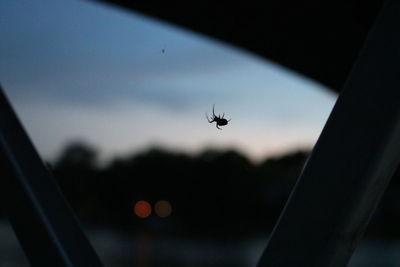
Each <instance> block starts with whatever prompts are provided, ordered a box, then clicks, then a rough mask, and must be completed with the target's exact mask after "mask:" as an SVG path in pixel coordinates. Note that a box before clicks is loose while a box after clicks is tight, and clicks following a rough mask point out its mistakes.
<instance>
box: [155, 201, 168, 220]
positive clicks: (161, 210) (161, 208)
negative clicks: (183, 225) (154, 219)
mask: <svg viewBox="0 0 400 267" xmlns="http://www.w3.org/2000/svg"><path fill="white" fill-rule="evenodd" d="M154 211H155V213H156V214H157V215H158V216H160V217H161V218H165V217H168V216H169V215H171V213H172V206H171V203H169V201H167V200H159V201H157V203H156V204H155V205H154Z"/></svg>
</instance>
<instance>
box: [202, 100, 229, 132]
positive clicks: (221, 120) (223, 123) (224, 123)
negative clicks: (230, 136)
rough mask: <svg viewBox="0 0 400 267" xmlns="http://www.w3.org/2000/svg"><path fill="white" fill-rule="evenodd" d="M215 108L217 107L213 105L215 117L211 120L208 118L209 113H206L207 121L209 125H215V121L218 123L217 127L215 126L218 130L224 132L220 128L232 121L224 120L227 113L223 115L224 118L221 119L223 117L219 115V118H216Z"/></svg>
mask: <svg viewBox="0 0 400 267" xmlns="http://www.w3.org/2000/svg"><path fill="white" fill-rule="evenodd" d="M214 106H215V105H213V116H212V117H211V118H210V119H209V118H208V114H207V112H206V118H207V121H208V122H209V123H213V122H214V121H215V122H216V125H215V126H216V127H217V129H219V130H222V129H221V128H219V127H218V126H224V125H227V124H228V122H229V121H230V120H231V119H229V120H227V119H224V115H225V113H223V114H222V117H221V115H219V114H218V116H216V115H215V113H214Z"/></svg>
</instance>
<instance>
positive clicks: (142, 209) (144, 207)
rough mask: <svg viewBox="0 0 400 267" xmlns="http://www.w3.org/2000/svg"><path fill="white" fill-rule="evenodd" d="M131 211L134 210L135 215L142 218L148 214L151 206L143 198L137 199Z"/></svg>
mask: <svg viewBox="0 0 400 267" xmlns="http://www.w3.org/2000/svg"><path fill="white" fill-rule="evenodd" d="M133 211H134V212H135V214H136V216H138V217H139V218H143V219H144V218H147V217H149V216H150V214H151V206H150V204H149V202H147V201H145V200H139V201H138V202H136V204H135V207H134V208H133Z"/></svg>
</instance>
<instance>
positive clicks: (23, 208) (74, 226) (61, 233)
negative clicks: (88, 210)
mask: <svg viewBox="0 0 400 267" xmlns="http://www.w3.org/2000/svg"><path fill="white" fill-rule="evenodd" d="M0 175H1V176H0V187H1V189H0V190H1V197H2V202H3V204H4V207H5V209H6V212H7V214H8V216H9V219H10V222H11V225H12V227H13V228H14V230H15V233H16V235H17V238H18V240H19V242H20V244H21V245H22V247H23V249H24V252H25V254H26V255H27V258H28V260H29V261H30V263H31V265H32V266H38V267H39V266H40V267H42V266H71V267H72V266H74V267H78V266H79V267H87V266H93V267H96V266H102V264H101V262H100V260H99V259H98V257H97V255H96V253H95V252H94V250H93V248H92V247H91V245H90V244H89V242H88V240H87V238H86V236H85V235H84V233H83V232H82V230H81V228H80V226H79V224H78V222H77V220H76V218H75V216H74V214H73V212H72V210H71V208H70V207H69V206H68V204H67V202H66V200H65V199H64V197H63V195H62V193H61V191H60V189H59V188H58V185H57V183H56V181H55V180H54V178H53V177H52V176H51V174H50V173H49V172H48V171H47V169H46V167H45V165H44V164H43V162H42V161H41V159H40V157H39V155H38V153H37V152H36V150H35V148H34V147H33V145H32V143H31V142H30V140H29V138H28V136H27V134H26V133H25V131H24V129H23V127H22V125H21V124H20V122H19V121H18V118H17V116H16V114H15V112H14V111H13V109H12V107H11V105H10V103H9V101H8V100H7V98H6V96H5V94H4V92H3V91H2V89H1V87H0Z"/></svg>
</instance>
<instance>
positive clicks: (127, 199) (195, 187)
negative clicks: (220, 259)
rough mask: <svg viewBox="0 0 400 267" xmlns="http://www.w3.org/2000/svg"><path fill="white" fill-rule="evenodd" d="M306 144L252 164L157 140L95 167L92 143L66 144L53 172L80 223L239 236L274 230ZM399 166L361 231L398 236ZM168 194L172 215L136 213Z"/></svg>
mask: <svg viewBox="0 0 400 267" xmlns="http://www.w3.org/2000/svg"><path fill="white" fill-rule="evenodd" d="M307 157H308V152H304V151H298V152H294V153H289V154H287V155H284V156H281V157H276V158H270V159H267V160H265V161H264V162H261V163H260V164H253V163H252V162H250V161H249V160H248V159H247V158H246V157H245V156H243V155H241V154H240V153H238V152H236V151H233V150H226V151H217V150H206V151H204V152H203V153H201V154H198V155H196V156H190V155H188V154H184V153H178V152H172V151H167V150H163V149H160V148H153V149H149V150H147V151H145V152H142V153H139V154H136V155H133V156H131V157H127V158H120V159H115V160H114V161H113V162H112V163H111V164H110V165H109V166H108V167H106V168H98V167H96V150H95V149H93V148H91V147H88V146H87V145H84V144H71V145H69V146H68V147H67V148H66V149H65V150H64V152H63V153H62V155H61V156H60V158H59V159H58V160H57V162H55V164H54V168H53V173H54V175H55V177H56V178H57V180H58V181H59V184H60V187H61V188H62V190H63V192H64V194H65V195H66V197H67V199H68V201H69V202H70V203H71V205H72V207H73V209H74V210H75V211H76V212H77V213H78V217H79V218H80V219H81V220H83V221H84V222H85V223H91V224H97V225H103V226H104V225H106V226H109V227H113V228H116V229H119V230H133V231H136V230H138V231H142V230H146V231H152V232H157V233H159V234H173V235H175V234H184V235H193V236H197V235H200V236H202V237H212V238H238V237H245V236H249V235H252V234H266V233H268V232H270V231H271V230H272V227H273V225H274V224H275V222H276V220H277V218H278V216H279V214H280V212H281V210H282V208H283V206H284V204H285V202H286V200H287V198H288V196H289V194H290V191H291V190H292V188H293V186H294V183H295V181H296V179H297V177H298V176H299V174H300V172H301V170H302V168H303V166H304V164H305V161H306V159H307ZM398 177H400V172H399V171H398V172H397V173H396V175H395V177H394V178H393V181H392V183H391V185H390V186H389V189H388V192H387V193H386V194H385V197H384V198H383V201H382V203H381V205H380V207H379V208H378V210H377V212H376V213H375V215H374V217H373V218H372V220H371V224H370V227H369V229H368V233H367V234H372V235H386V236H391V237H396V236H400V232H399V231H398V230H397V225H398V224H399V222H400V217H399V216H398V214H399V213H400V200H399V199H400V198H399V197H398V192H399V191H400V182H399V178H398ZM161 199H164V200H168V201H169V202H170V203H171V205H172V207H173V211H172V215H171V216H169V217H168V218H160V217H158V216H156V215H155V214H154V213H153V214H152V215H151V216H150V217H148V218H146V219H141V218H138V217H137V216H135V214H134V212H133V206H134V204H135V203H136V202H137V201H138V200H147V201H148V202H149V203H150V204H152V205H153V207H154V204H155V203H156V201H158V200H161Z"/></svg>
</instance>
